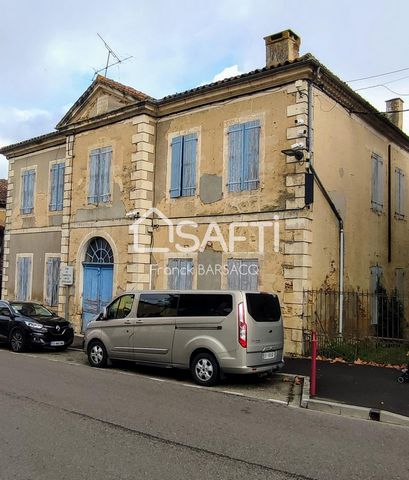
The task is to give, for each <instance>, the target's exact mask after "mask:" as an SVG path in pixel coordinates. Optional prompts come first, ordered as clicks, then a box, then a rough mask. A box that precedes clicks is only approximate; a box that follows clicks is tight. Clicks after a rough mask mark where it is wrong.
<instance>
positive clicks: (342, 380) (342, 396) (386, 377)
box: [282, 357, 409, 417]
mask: <svg viewBox="0 0 409 480" xmlns="http://www.w3.org/2000/svg"><path fill="white" fill-rule="evenodd" d="M310 369H311V360H310V359H306V358H291V357H288V358H286V359H285V365H284V368H283V370H282V372H283V373H291V374H297V375H308V376H309V375H310ZM398 376H399V371H398V370H394V369H390V368H382V367H369V366H365V365H353V364H352V365H350V364H345V363H330V362H328V361H322V360H318V361H317V397H316V398H317V399H325V400H331V401H335V402H342V403H347V404H350V405H358V406H361V407H369V408H376V409H380V410H387V411H389V412H393V413H398V414H400V415H406V416H408V417H409V383H404V384H399V383H398V382H397V381H396V379H397V377H398Z"/></svg>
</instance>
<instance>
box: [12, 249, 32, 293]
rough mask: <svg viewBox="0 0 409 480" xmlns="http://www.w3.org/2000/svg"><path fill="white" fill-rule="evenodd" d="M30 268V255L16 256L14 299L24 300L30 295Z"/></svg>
mask: <svg viewBox="0 0 409 480" xmlns="http://www.w3.org/2000/svg"><path fill="white" fill-rule="evenodd" d="M31 269H32V259H31V256H30V257H28V256H27V257H25V256H18V257H17V262H16V278H17V282H16V300H17V301H19V302H25V301H27V300H30V297H31Z"/></svg>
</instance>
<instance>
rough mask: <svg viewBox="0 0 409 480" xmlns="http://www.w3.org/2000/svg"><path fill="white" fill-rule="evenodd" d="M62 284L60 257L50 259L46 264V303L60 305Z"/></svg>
mask: <svg viewBox="0 0 409 480" xmlns="http://www.w3.org/2000/svg"><path fill="white" fill-rule="evenodd" d="M59 284H60V257H48V258H47V262H46V291H45V303H46V304H47V305H49V306H55V305H58V287H59Z"/></svg>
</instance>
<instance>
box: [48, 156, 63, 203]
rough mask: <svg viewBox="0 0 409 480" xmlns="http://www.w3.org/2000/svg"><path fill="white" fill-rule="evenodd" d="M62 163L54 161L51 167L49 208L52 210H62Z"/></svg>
mask: <svg viewBox="0 0 409 480" xmlns="http://www.w3.org/2000/svg"><path fill="white" fill-rule="evenodd" d="M64 171H65V165H64V163H56V164H54V165H53V166H52V167H51V173H50V182H51V198H50V210H51V211H52V212H55V211H59V210H62V207H63V201H64Z"/></svg>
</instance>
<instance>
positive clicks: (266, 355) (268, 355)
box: [263, 352, 276, 360]
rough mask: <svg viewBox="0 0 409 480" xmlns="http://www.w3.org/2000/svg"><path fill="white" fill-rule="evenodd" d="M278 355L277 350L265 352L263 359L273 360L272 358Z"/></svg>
mask: <svg viewBox="0 0 409 480" xmlns="http://www.w3.org/2000/svg"><path fill="white" fill-rule="evenodd" d="M275 357H276V352H264V353H263V360H271V359H272V358H275Z"/></svg>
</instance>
